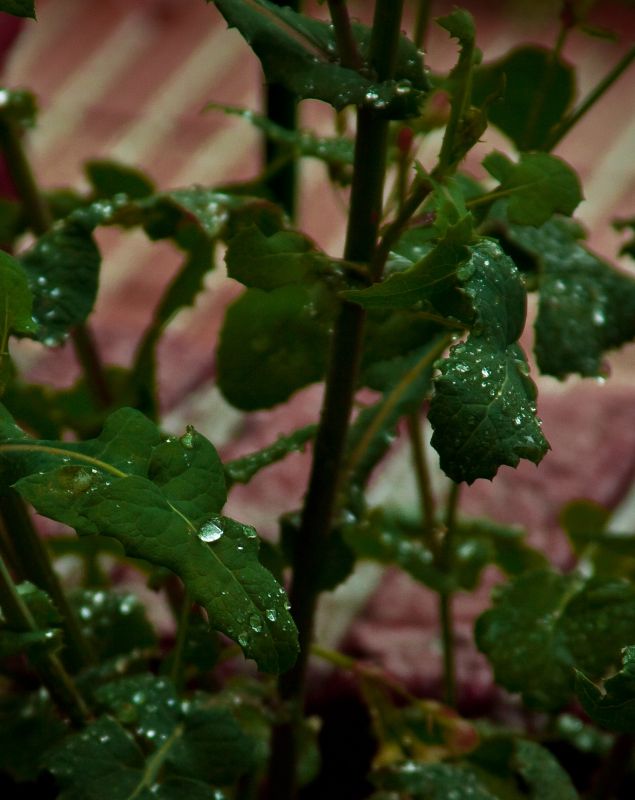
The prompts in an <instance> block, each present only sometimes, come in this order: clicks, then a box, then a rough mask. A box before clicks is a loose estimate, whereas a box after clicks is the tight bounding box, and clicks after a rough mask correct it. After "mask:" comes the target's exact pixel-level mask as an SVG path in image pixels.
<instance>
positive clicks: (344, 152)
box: [206, 103, 354, 168]
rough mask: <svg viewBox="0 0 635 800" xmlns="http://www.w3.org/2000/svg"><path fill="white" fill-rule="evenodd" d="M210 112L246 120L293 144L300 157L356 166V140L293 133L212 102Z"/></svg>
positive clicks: (253, 114) (262, 118) (249, 113)
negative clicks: (354, 160)
mask: <svg viewBox="0 0 635 800" xmlns="http://www.w3.org/2000/svg"><path fill="white" fill-rule="evenodd" d="M206 110H211V111H222V112H223V113H225V114H231V115H234V116H238V117H242V118H243V119H244V120H245V121H246V122H249V123H250V124H251V125H253V126H254V127H256V128H258V129H259V130H261V131H262V132H263V133H264V134H265V135H266V136H267V138H268V139H270V140H271V141H272V142H277V143H279V144H286V145H289V146H290V147H291V148H293V151H294V152H295V153H297V154H298V155H300V156H305V157H311V158H317V159H319V160H320V161H324V163H325V164H328V165H329V166H333V167H340V168H341V167H349V166H352V164H353V155H354V152H353V151H354V145H353V141H352V140H351V139H348V138H346V137H344V136H337V137H327V136H317V135H316V134H314V133H311V132H310V131H302V130H299V131H290V130H289V129H288V128H283V127H282V126H281V125H277V124H276V123H275V122H272V121H271V120H270V119H269V118H268V117H265V116H263V115H262V114H257V113H256V112H255V111H251V110H249V109H247V108H238V107H237V106H223V105H219V104H217V103H209V104H208V105H207V106H206Z"/></svg>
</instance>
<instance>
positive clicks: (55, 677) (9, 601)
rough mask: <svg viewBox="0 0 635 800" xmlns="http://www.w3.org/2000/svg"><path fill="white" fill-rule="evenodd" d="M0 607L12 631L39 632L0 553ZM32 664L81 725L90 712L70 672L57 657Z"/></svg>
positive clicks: (59, 703)
mask: <svg viewBox="0 0 635 800" xmlns="http://www.w3.org/2000/svg"><path fill="white" fill-rule="evenodd" d="M0 606H1V607H2V612H3V614H4V618H5V619H6V621H7V624H8V625H9V627H10V628H11V629H12V630H14V631H20V632H21V631H24V632H27V631H38V630H39V628H38V626H37V623H36V622H35V620H34V619H33V615H32V614H31V612H30V610H29V608H28V606H27V605H26V603H25V602H24V600H23V599H22V597H21V596H20V594H19V593H18V591H17V589H16V586H15V584H14V582H13V579H12V578H11V575H10V573H9V570H8V569H7V567H6V564H5V562H4V559H3V558H2V557H1V556H0ZM35 667H36V669H37V671H38V673H39V674H40V677H41V678H42V682H43V683H44V685H45V686H46V688H47V689H48V690H49V692H50V694H51V697H53V699H54V700H55V702H56V703H57V704H58V705H59V707H60V708H61V709H62V710H63V711H64V712H65V713H66V714H68V717H69V719H70V720H71V722H72V723H73V725H74V726H75V727H78V728H81V727H82V726H83V725H85V724H86V723H87V722H88V721H89V719H90V712H89V710H88V708H87V706H86V704H85V703H84V700H83V699H82V697H81V695H80V694H79V692H78V691H77V687H76V686H75V684H74V683H73V680H72V679H71V677H70V675H69V674H68V673H67V672H66V670H65V669H64V667H63V665H62V663H61V661H60V660H59V658H58V657H57V656H56V655H54V654H50V653H48V654H46V655H44V656H43V657H42V658H38V659H37V660H36V663H35Z"/></svg>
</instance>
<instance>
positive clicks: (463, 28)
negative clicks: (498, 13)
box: [436, 8, 476, 47]
mask: <svg viewBox="0 0 635 800" xmlns="http://www.w3.org/2000/svg"><path fill="white" fill-rule="evenodd" d="M436 21H437V23H438V24H439V25H440V26H441V27H442V28H445V30H446V31H447V32H448V33H449V34H450V36H451V37H452V38H453V39H458V40H459V42H460V43H461V47H469V46H470V45H473V44H474V41H475V39H476V28H475V26H474V18H473V17H472V15H471V14H470V12H469V11H466V10H465V9H464V8H456V9H455V10H454V11H453V12H452V13H451V14H448V15H447V16H446V17H437V20H436Z"/></svg>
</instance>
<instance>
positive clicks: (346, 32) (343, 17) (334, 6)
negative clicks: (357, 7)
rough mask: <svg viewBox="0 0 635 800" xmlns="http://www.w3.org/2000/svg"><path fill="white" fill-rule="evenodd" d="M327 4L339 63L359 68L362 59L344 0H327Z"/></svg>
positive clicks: (351, 67) (361, 64)
mask: <svg viewBox="0 0 635 800" xmlns="http://www.w3.org/2000/svg"><path fill="white" fill-rule="evenodd" d="M328 6H329V13H330V15H331V20H332V22H333V32H334V34H335V43H336V45H337V53H338V55H339V57H340V63H341V64H342V66H343V67H349V68H350V69H360V68H361V67H362V66H363V61H362V59H361V56H360V55H359V52H358V50H357V44H356V43H355V38H354V36H353V31H352V29H351V21H350V19H349V16H348V9H347V8H346V0H328Z"/></svg>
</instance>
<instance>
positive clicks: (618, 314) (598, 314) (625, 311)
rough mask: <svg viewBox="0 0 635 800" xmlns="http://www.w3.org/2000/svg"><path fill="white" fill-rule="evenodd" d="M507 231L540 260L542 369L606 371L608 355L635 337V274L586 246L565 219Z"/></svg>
mask: <svg viewBox="0 0 635 800" xmlns="http://www.w3.org/2000/svg"><path fill="white" fill-rule="evenodd" d="M505 236H506V237H507V239H508V240H509V241H511V242H512V244H513V245H515V246H517V247H519V248H521V250H522V251H524V252H525V253H527V254H528V255H529V256H531V258H532V259H534V260H535V261H536V262H537V264H538V268H539V274H538V282H539V291H540V300H539V305H538V316H537V319H536V323H535V331H536V341H535V350H536V360H537V362H538V367H539V368H540V371H541V372H543V373H545V374H547V375H553V376H555V377H556V378H565V377H566V376H567V375H571V374H573V373H575V372H577V373H579V374H580V375H583V376H590V377H593V376H597V375H602V374H603V373H604V372H605V368H604V366H603V363H602V357H603V354H604V353H605V352H606V351H607V350H611V349H613V348H616V347H621V346H622V345H623V344H625V343H626V342H629V341H632V340H633V339H635V279H633V278H632V277H630V276H629V275H627V274H624V273H622V272H619V271H618V270H616V269H615V268H614V267H612V266H611V265H610V264H608V263H607V262H605V261H603V260H601V259H600V258H598V256H596V255H594V254H593V253H592V252H591V251H590V250H587V249H586V247H584V246H583V245H582V244H581V243H580V241H579V239H580V236H581V231H580V229H579V227H577V226H576V225H575V224H574V223H571V222H569V221H567V220H565V219H557V218H556V219H553V220H551V221H549V222H547V223H546V224H544V225H542V226H541V227H540V228H532V227H527V226H522V227H519V226H513V225H510V226H509V227H508V228H506V229H505Z"/></svg>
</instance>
